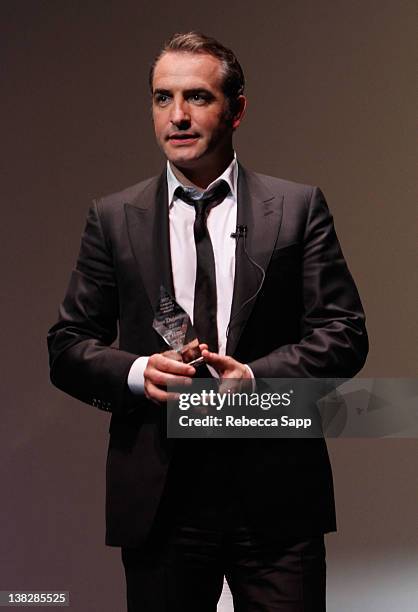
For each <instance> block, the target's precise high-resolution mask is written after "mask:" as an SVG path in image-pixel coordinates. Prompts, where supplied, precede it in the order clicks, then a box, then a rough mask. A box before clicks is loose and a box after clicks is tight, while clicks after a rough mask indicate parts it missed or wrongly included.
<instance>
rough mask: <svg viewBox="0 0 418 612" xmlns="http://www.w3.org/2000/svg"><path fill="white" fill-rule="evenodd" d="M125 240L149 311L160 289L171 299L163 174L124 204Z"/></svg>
mask: <svg viewBox="0 0 418 612" xmlns="http://www.w3.org/2000/svg"><path fill="white" fill-rule="evenodd" d="M125 214H126V220H127V227H128V235H129V240H130V242H131V247H132V250H133V252H134V254H135V259H136V261H137V264H138V267H139V270H140V274H141V279H142V282H143V284H144V286H145V290H146V292H147V295H148V298H149V301H150V304H151V307H152V309H153V310H154V311H155V309H156V306H157V304H158V299H159V296H160V285H163V286H164V287H165V288H166V289H167V290H168V291H169V293H171V294H172V295H174V285H173V276H172V271H171V256H170V232H169V221H168V194H167V179H166V171H165V170H164V172H163V173H162V174H161V176H160V177H159V178H156V179H153V180H152V181H151V183H150V184H149V185H148V187H147V188H146V189H145V190H144V191H143V192H142V193H141V194H140V196H138V197H137V199H136V201H134V202H132V204H125Z"/></svg>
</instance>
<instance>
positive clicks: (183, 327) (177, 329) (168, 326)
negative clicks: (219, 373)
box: [152, 285, 204, 367]
mask: <svg viewBox="0 0 418 612" xmlns="http://www.w3.org/2000/svg"><path fill="white" fill-rule="evenodd" d="M152 326H153V328H154V329H155V331H156V332H157V333H158V334H159V335H160V336H161V337H162V338H163V339H164V340H165V342H166V343H167V344H168V346H169V347H170V348H172V349H173V350H175V351H177V353H179V355H180V357H181V359H182V361H183V362H184V363H189V364H190V365H192V366H194V367H197V366H199V365H201V364H203V363H204V360H203V357H202V355H201V352H200V349H199V340H198V338H197V336H196V332H195V330H194V329H193V325H192V322H191V321H190V317H189V315H188V314H187V312H186V311H185V310H183V308H182V307H181V306H180V304H178V303H177V302H176V300H175V299H174V298H173V296H171V295H170V294H169V292H168V291H167V290H166V289H165V288H164V287H163V286H162V285H161V287H160V299H159V301H158V306H157V310H156V313H155V317H154V321H153V324H152Z"/></svg>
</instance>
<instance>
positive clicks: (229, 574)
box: [122, 455, 326, 612]
mask: <svg viewBox="0 0 418 612" xmlns="http://www.w3.org/2000/svg"><path fill="white" fill-rule="evenodd" d="M201 459H202V462H201V461H199V462H198V463H197V464H196V463H194V465H195V466H196V465H198V466H199V467H198V470H197V471H196V469H195V470H190V469H188V467H189V463H187V464H186V463H184V462H183V461H181V460H180V461H177V463H175V462H174V464H173V466H172V468H171V471H170V475H169V479H168V483H167V487H166V492H165V496H164V498H163V501H162V503H161V506H160V510H159V513H158V515H157V518H156V521H155V523H154V527H153V530H152V532H151V534H150V537H149V539H148V541H147V543H146V545H144V546H143V547H141V548H140V549H135V548H123V549H122V561H123V564H124V568H125V575H126V585H127V601H128V612H216V606H217V602H218V600H219V598H220V596H221V592H222V587H223V579H224V576H225V578H226V580H227V582H228V585H229V587H230V590H231V593H232V597H233V601H234V610H235V611H236V612H279V611H280V612H325V580H326V572H325V568H326V566H325V546H324V537H323V534H309V535H308V536H306V535H304V536H303V537H300V538H295V537H278V536H277V534H272V537H271V538H270V537H268V536H266V535H265V534H264V535H261V534H260V533H258V532H257V530H256V528H255V527H254V526H253V525H251V523H250V521H249V520H248V517H247V516H246V515H245V511H244V510H243V507H242V504H241V503H240V500H239V496H238V495H237V493H236V491H235V490H234V487H233V482H232V481H231V480H228V479H223V478H220V471H219V468H220V467H221V466H220V465H219V455H217V457H216V458H215V456H213V457H203V456H202V457H201ZM223 460H227V458H226V457H224V458H223ZM217 463H218V465H217V469H216V470H214V471H213V472H212V473H209V472H208V471H207V469H206V468H207V466H216V464H217ZM225 467H226V466H225V465H224V466H223V468H224V469H223V472H222V473H223V474H227V473H228V470H225ZM197 472H200V477H199V474H198V473H197ZM260 503H262V502H261V500H260Z"/></svg>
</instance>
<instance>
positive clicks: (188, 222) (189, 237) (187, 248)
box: [127, 155, 251, 393]
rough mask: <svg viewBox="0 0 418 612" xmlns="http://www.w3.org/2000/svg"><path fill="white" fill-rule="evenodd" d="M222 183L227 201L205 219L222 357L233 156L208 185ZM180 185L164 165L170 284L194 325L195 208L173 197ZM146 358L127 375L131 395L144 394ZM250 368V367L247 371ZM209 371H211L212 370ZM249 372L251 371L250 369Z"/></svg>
mask: <svg viewBox="0 0 418 612" xmlns="http://www.w3.org/2000/svg"><path fill="white" fill-rule="evenodd" d="M221 180H224V181H226V182H227V183H228V185H229V187H230V192H229V194H228V195H227V196H226V198H225V199H224V200H223V201H222V202H221V204H219V205H218V206H215V207H214V208H212V209H211V210H210V212H209V216H208V220H207V228H208V232H209V236H210V239H211V242H212V248H213V254H214V258H215V271H216V291H217V297H218V300H217V324H218V339H219V350H218V352H219V354H220V355H225V351H226V341H227V337H226V330H227V327H228V323H229V319H230V316H231V306H232V296H233V289H234V278H235V246H236V245H235V239H234V238H231V233H233V232H235V228H236V225H237V183H238V163H237V160H236V156H235V155H234V159H233V160H232V162H231V163H230V164H229V166H228V167H227V168H226V170H225V171H224V172H223V173H222V174H221V175H220V176H219V177H218V178H217V179H215V180H214V181H213V182H212V183H210V185H208V187H207V189H206V190H205V191H208V190H209V189H211V188H212V187H213V186H214V185H216V184H217V183H218V182H219V181H221ZM179 186H181V187H187V186H186V185H182V183H180V181H179V180H178V179H177V178H176V176H175V175H174V173H173V171H172V169H171V166H170V163H169V162H167V187H168V207H169V212H168V215H169V231H170V252H171V265H172V273H173V283H174V292H175V298H176V301H177V302H178V303H179V304H180V306H181V307H182V308H184V310H185V311H186V312H187V314H188V315H189V317H190V319H191V321H192V323H193V305H194V288H195V281H196V246H195V241H194V233H193V225H194V221H195V216H196V215H195V209H194V207H193V206H191V205H190V204H187V203H186V202H183V200H181V199H180V198H178V197H177V196H176V195H174V192H175V190H176V189H177V187H179ZM147 362H148V356H142V357H138V359H136V361H134V363H133V364H132V366H131V369H130V371H129V374H128V381H127V382H128V386H129V388H130V390H131V391H132V392H133V393H143V391H144V370H145V368H146V365H147ZM249 369H250V368H249ZM211 370H212V368H211ZM250 371H251V370H250Z"/></svg>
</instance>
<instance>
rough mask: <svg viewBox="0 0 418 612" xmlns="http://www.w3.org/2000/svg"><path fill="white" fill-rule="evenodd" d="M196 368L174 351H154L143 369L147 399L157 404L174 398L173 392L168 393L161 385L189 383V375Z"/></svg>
mask: <svg viewBox="0 0 418 612" xmlns="http://www.w3.org/2000/svg"><path fill="white" fill-rule="evenodd" d="M195 373H196V370H195V368H194V367H193V366H190V365H188V364H187V363H183V361H182V360H181V357H180V355H179V354H178V353H177V352H176V351H165V352H164V353H154V355H151V357H150V358H149V359H148V363H147V367H146V368H145V370H144V391H145V395H146V397H147V398H148V399H150V400H152V401H153V402H155V403H157V404H159V403H161V402H167V401H168V400H169V399H174V398H175V394H174V393H168V392H167V391H165V390H164V389H161V387H166V386H167V384H169V383H171V384H176V385H190V384H191V383H192V379H191V377H192V376H194V374H195Z"/></svg>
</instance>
